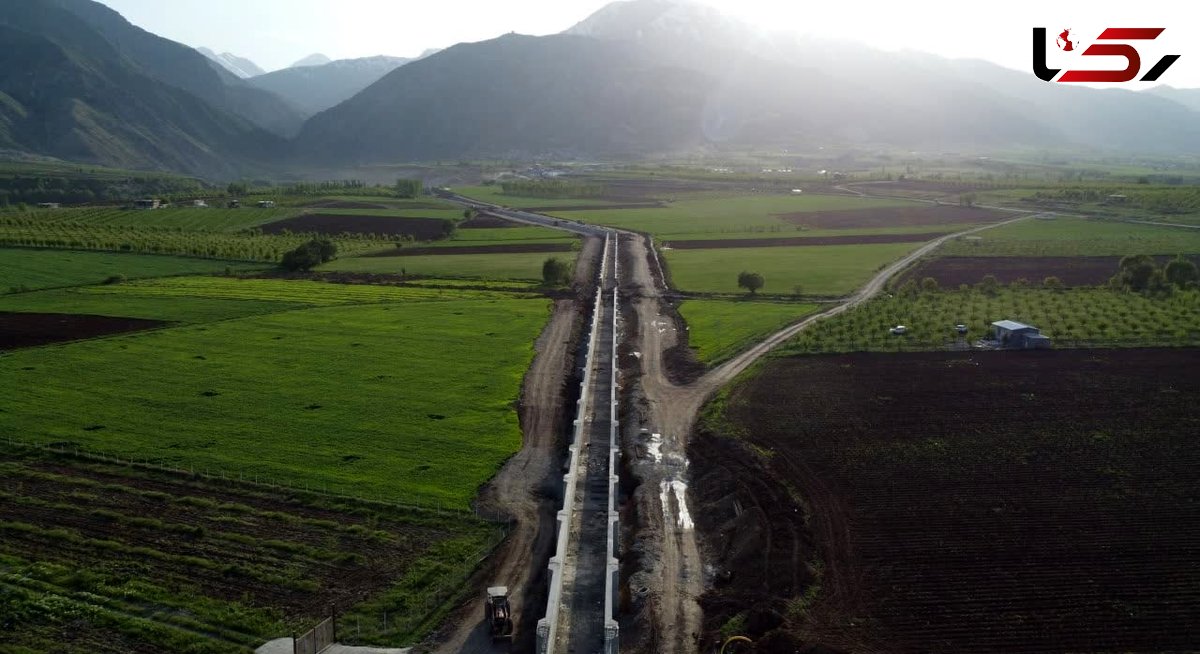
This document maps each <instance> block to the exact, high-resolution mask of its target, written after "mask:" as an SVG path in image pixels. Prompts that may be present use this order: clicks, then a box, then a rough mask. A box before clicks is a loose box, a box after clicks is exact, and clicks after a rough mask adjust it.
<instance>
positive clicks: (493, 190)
mask: <svg viewBox="0 0 1200 654" xmlns="http://www.w3.org/2000/svg"><path fill="white" fill-rule="evenodd" d="M453 190H454V192H455V193H458V194H460V195H463V196H466V197H469V198H472V199H475V200H479V201H481V202H489V203H491V204H498V205H500V206H502V207H516V208H518V209H519V208H522V207H574V206H584V205H595V206H597V207H603V206H604V205H606V204H612V203H611V202H609V201H607V200H599V199H596V198H578V199H576V198H535V197H527V196H521V195H505V194H504V189H502V188H500V186H499V185H492V186H456V187H454V189H453Z"/></svg>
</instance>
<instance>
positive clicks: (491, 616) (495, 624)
mask: <svg viewBox="0 0 1200 654" xmlns="http://www.w3.org/2000/svg"><path fill="white" fill-rule="evenodd" d="M483 619H484V621H485V622H487V623H488V630H489V631H490V632H491V634H492V642H493V643H495V642H498V641H501V640H508V641H511V640H512V637H513V620H512V607H511V606H510V605H509V603H508V587H507V586H492V587H490V588H488V589H487V603H486V604H484V607H483Z"/></svg>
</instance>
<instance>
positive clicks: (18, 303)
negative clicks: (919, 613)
mask: <svg viewBox="0 0 1200 654" xmlns="http://www.w3.org/2000/svg"><path fill="white" fill-rule="evenodd" d="M448 282H449V283H448ZM429 283H430V284H433V285H434V286H431V287H423V286H419V285H413V286H404V287H397V286H370V285H365V284H354V285H350V284H330V283H325V282H317V281H304V280H277V279H239V278H230V277H171V278H167V279H155V280H144V281H139V282H128V283H124V284H117V285H102V286H86V287H78V288H64V289H57V290H49V291H36V292H32V293H18V294H13V295H8V296H5V297H0V311H18V312H41V313H83V314H92V315H100V316H124V317H129V318H146V319H152V320H167V321H175V322H187V323H203V322H213V321H216V320H226V319H229V318H239V317H244V316H252V315H259V314H265V313H279V312H281V311H290V310H292V309H303V308H309V307H315V306H334V305H339V304H379V303H389V302H413V301H420V302H430V301H439V300H442V301H459V300H469V299H477V300H487V299H511V298H513V297H515V296H514V295H512V294H507V293H503V292H493V291H480V290H474V289H445V288H438V287H440V286H452V285H453V282H450V281H449V280H429ZM476 283H477V282H476ZM512 286H513V285H512V284H507V285H506V288H512ZM506 288H502V289H496V290H497V291H503V290H506Z"/></svg>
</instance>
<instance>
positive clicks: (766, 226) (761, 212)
mask: <svg viewBox="0 0 1200 654" xmlns="http://www.w3.org/2000/svg"><path fill="white" fill-rule="evenodd" d="M905 204H911V203H906V202H904V201H902V200H872V199H863V198H857V197H847V196H840V195H796V196H793V195H741V196H732V197H713V198H706V199H694V200H680V201H678V202H673V203H671V205H670V206H668V207H665V208H662V209H618V210H609V211H604V210H603V209H597V210H589V211H554V212H551V213H552V214H553V215H556V216H561V217H563V218H569V219H571V220H581V221H583V222H586V223H596V224H603V225H611V226H613V227H619V228H622V229H631V230H635V231H640V232H648V233H650V234H653V235H655V236H656V237H658V238H660V239H667V240H669V239H672V238H675V239H683V238H688V239H703V238H733V237H734V235H737V234H747V235H751V234H752V235H755V236H758V237H767V236H771V235H772V234H780V235H787V236H797V235H799V234H798V232H797V229H796V227H795V226H794V225H791V224H789V223H787V222H785V221H783V220H781V219H780V218H778V217H777V216H776V215H774V214H783V213H792V212H801V211H832V210H837V209H870V208H875V207H894V206H903V205H905ZM806 233H807V232H806Z"/></svg>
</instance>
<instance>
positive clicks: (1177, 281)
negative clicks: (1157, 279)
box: [1163, 255, 1200, 288]
mask: <svg viewBox="0 0 1200 654" xmlns="http://www.w3.org/2000/svg"><path fill="white" fill-rule="evenodd" d="M1163 277H1164V278H1165V279H1166V280H1167V282H1168V283H1170V284H1173V285H1175V286H1177V287H1179V288H1187V287H1188V285H1189V284H1195V283H1196V281H1197V280H1200V272H1198V271H1197V270H1196V264H1195V263H1193V262H1191V261H1189V260H1187V259H1184V258H1183V256H1182V255H1180V256H1177V257H1175V259H1173V260H1172V261H1170V262H1168V263H1167V266H1166V267H1165V268H1163Z"/></svg>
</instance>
